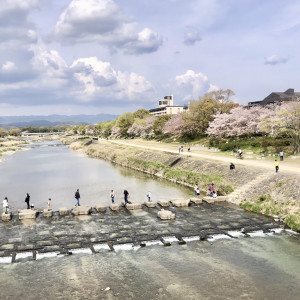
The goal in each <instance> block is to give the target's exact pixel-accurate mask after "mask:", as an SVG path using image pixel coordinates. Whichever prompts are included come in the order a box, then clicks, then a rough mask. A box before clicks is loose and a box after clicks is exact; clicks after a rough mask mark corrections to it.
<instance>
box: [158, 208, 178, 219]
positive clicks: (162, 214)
mask: <svg viewBox="0 0 300 300" xmlns="http://www.w3.org/2000/svg"><path fill="white" fill-rule="evenodd" d="M157 217H158V218H160V219H161V220H171V219H175V218H176V216H175V214H174V213H172V212H171V211H169V210H164V209H162V210H160V211H159V212H158V213H157Z"/></svg>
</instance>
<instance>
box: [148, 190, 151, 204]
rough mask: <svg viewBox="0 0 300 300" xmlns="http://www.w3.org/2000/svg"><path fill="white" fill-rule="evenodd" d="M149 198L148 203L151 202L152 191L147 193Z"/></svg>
mask: <svg viewBox="0 0 300 300" xmlns="http://www.w3.org/2000/svg"><path fill="white" fill-rule="evenodd" d="M147 198H148V202H150V201H151V192H150V191H149V192H148V193H147Z"/></svg>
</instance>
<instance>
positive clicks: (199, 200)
mask: <svg viewBox="0 0 300 300" xmlns="http://www.w3.org/2000/svg"><path fill="white" fill-rule="evenodd" d="M190 201H191V202H193V203H195V204H196V205H199V204H202V199H201V198H196V197H193V198H190Z"/></svg>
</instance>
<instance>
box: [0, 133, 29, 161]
mask: <svg viewBox="0 0 300 300" xmlns="http://www.w3.org/2000/svg"><path fill="white" fill-rule="evenodd" d="M26 144H28V142H27V141H25V140H24V139H22V138H18V137H8V138H1V139H0V162H1V161H2V157H3V155H12V154H14V153H15V152H16V151H20V150H24V149H25V148H23V147H22V146H23V145H26Z"/></svg>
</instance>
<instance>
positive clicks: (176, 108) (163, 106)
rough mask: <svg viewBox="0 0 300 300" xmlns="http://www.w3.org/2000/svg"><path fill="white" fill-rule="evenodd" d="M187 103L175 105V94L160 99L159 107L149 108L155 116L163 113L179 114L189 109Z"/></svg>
mask: <svg viewBox="0 0 300 300" xmlns="http://www.w3.org/2000/svg"><path fill="white" fill-rule="evenodd" d="M187 110H188V107H187V105H173V95H171V96H165V97H164V99H162V100H159V101H158V108H153V109H149V112H150V114H151V115H153V116H161V115H177V114H179V113H182V112H184V111H187Z"/></svg>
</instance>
